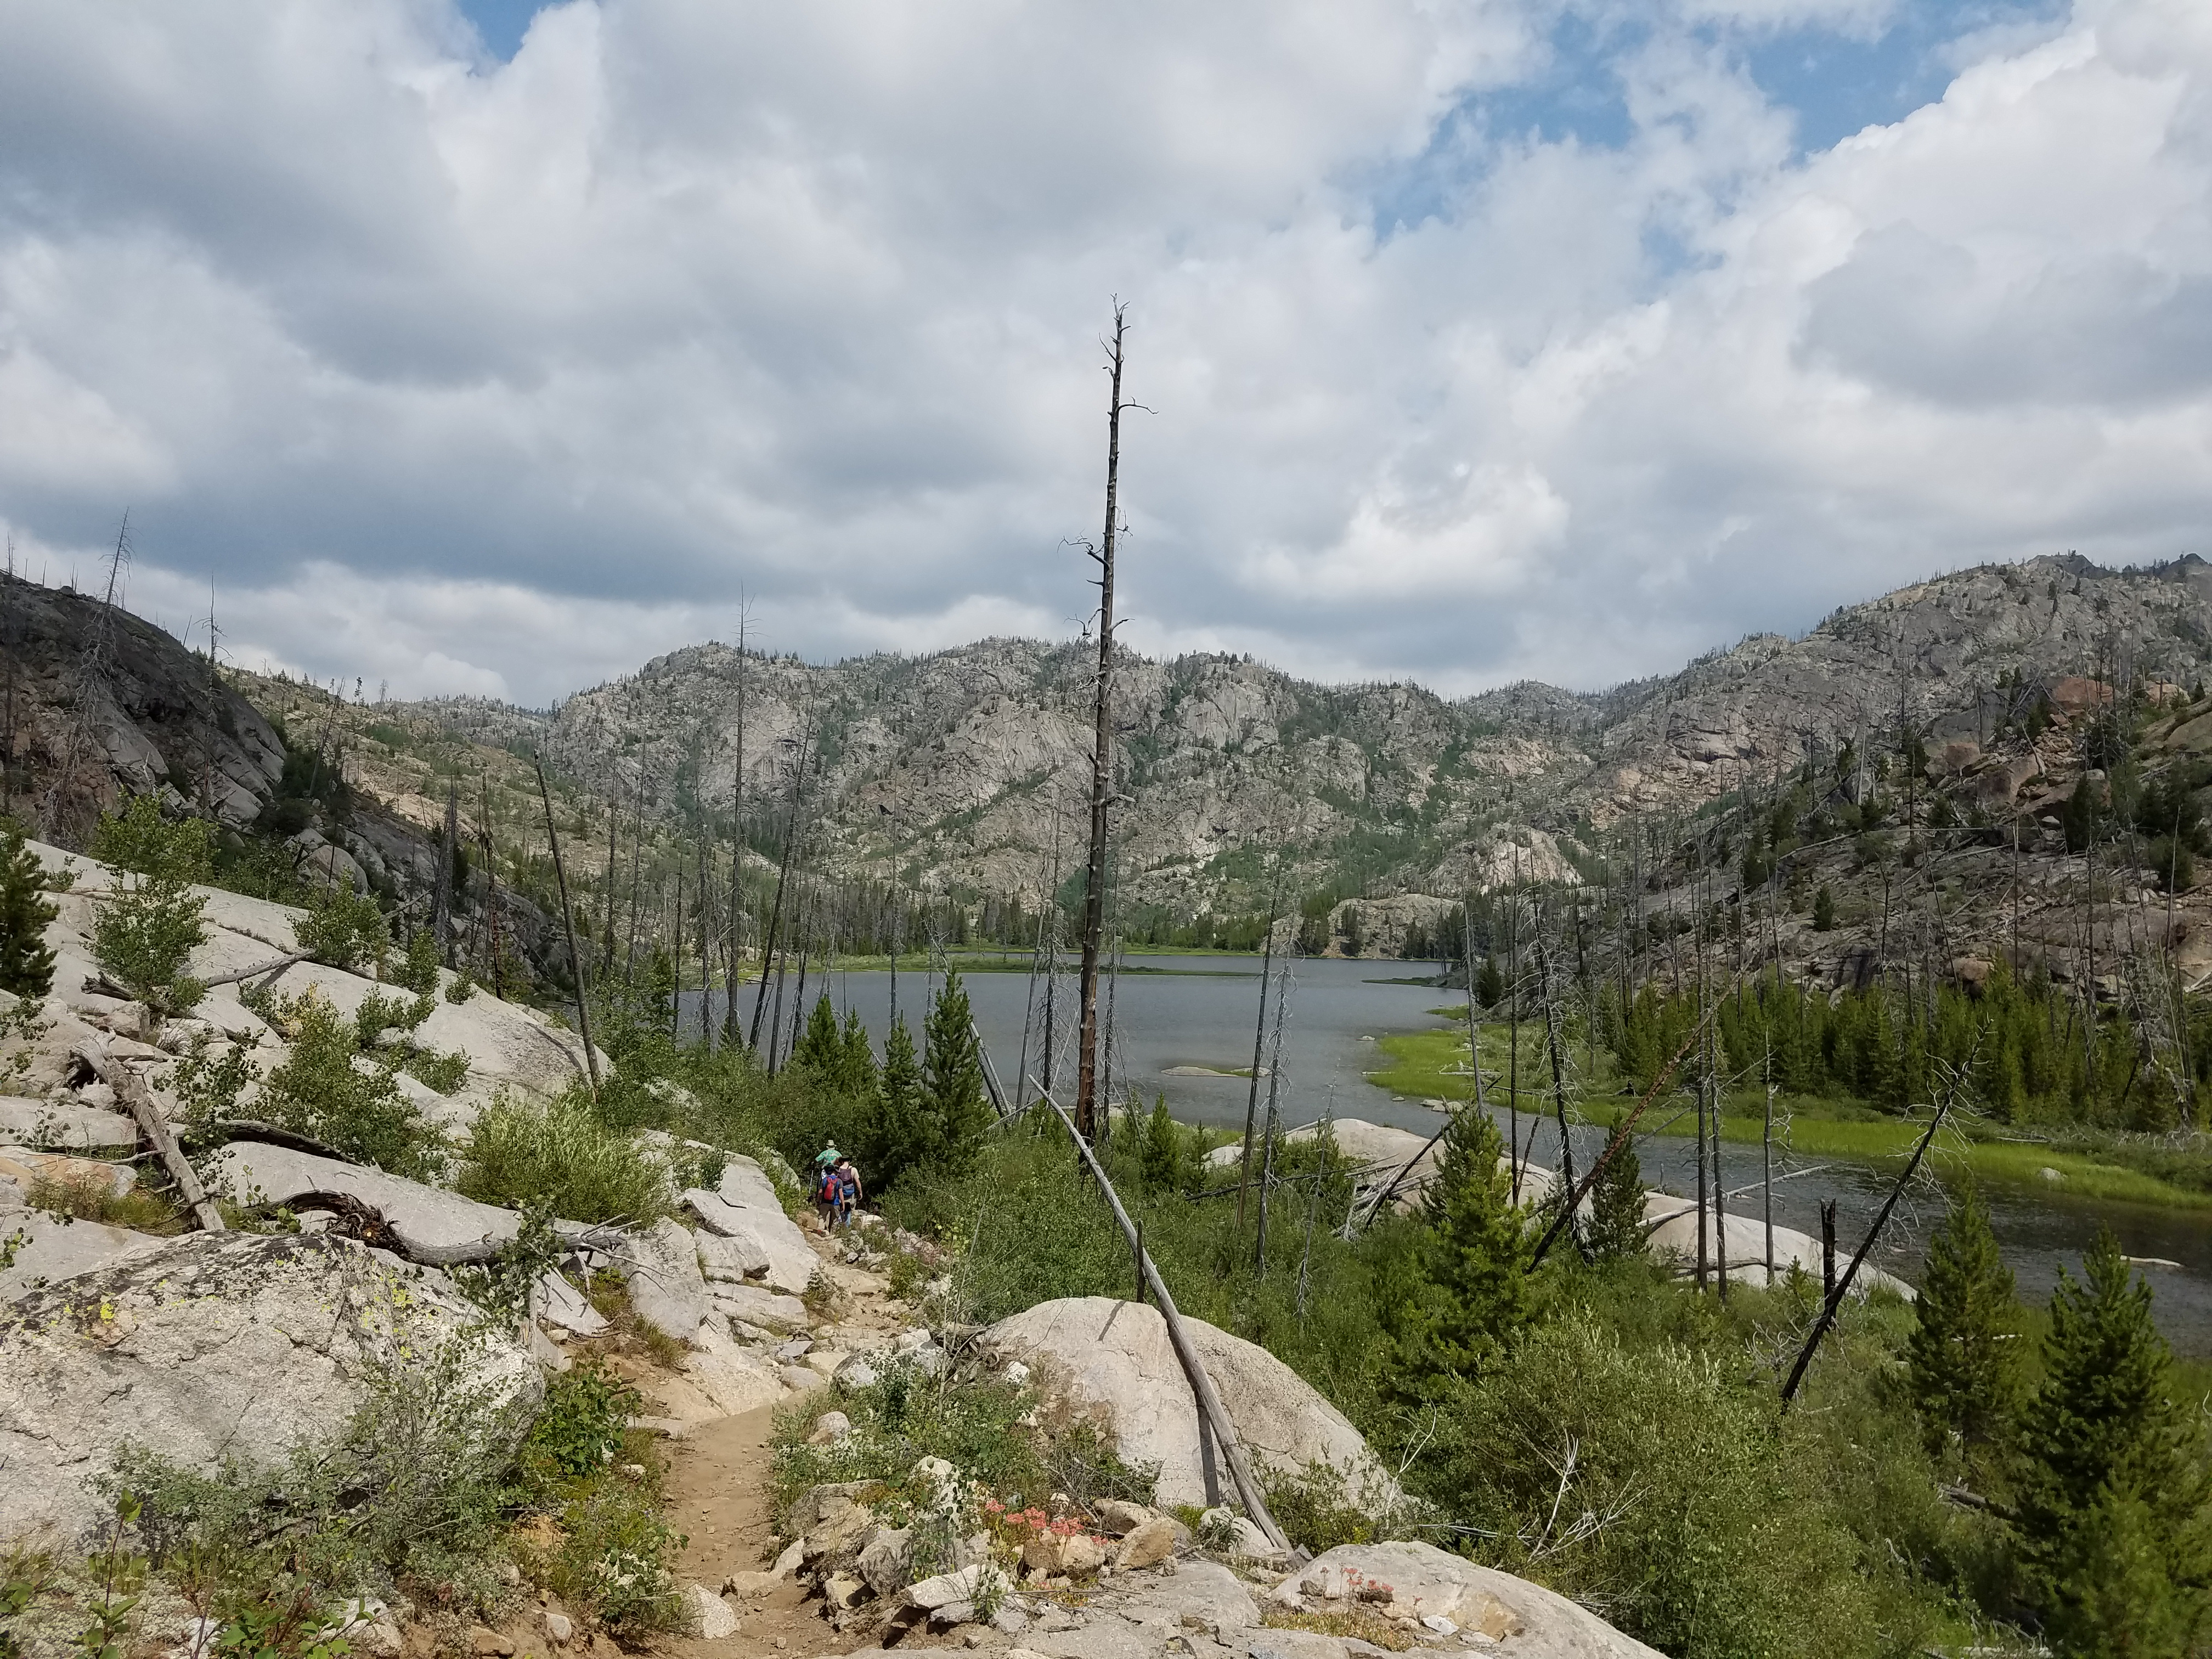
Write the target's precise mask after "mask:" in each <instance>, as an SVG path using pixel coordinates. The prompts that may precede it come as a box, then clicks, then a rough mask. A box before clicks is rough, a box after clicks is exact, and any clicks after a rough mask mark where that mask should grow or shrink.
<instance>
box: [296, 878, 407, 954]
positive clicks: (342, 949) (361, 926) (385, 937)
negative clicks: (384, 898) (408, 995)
mask: <svg viewBox="0 0 2212 1659" xmlns="http://www.w3.org/2000/svg"><path fill="white" fill-rule="evenodd" d="M292 937H293V939H295V941H297V943H298V945H299V947H300V949H301V950H302V951H306V952H307V954H308V955H309V956H311V957H313V958H314V959H315V960H316V961H317V962H319V963H324V964H325V965H326V966H328V967H331V968H337V969H343V971H345V972H347V973H351V972H352V971H353V970H354V969H356V968H358V967H359V966H361V965H362V963H364V962H366V963H370V964H372V965H373V966H376V967H378V968H381V965H382V963H383V961H384V953H385V952H386V951H389V950H390V949H391V948H392V930H391V929H390V928H389V927H386V925H385V921H384V912H383V911H382V910H380V909H379V908H377V903H376V900H375V898H374V896H372V895H370V894H367V893H362V894H360V895H356V894H355V893H354V892H353V891H352V890H350V889H349V888H343V887H327V888H321V889H319V890H316V891H315V892H314V893H313V894H311V895H310V896H308V899H307V915H304V916H301V917H298V918H296V919H295V921H293V923H292Z"/></svg>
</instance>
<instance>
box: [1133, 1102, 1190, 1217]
mask: <svg viewBox="0 0 2212 1659" xmlns="http://www.w3.org/2000/svg"><path fill="white" fill-rule="evenodd" d="M1182 1162H1183V1159H1182V1131H1181V1130H1179V1129H1177V1128H1176V1125H1175V1120H1174V1119H1173V1118H1171V1117H1170V1116H1169V1115H1168V1097H1166V1096H1165V1095H1161V1096H1159V1097H1158V1098H1156V1099H1155V1100H1154V1101H1153V1102H1152V1115H1151V1116H1150V1117H1147V1118H1146V1120H1145V1134H1144V1139H1142V1140H1140V1141H1139V1143H1138V1146H1137V1166H1138V1170H1139V1173H1140V1175H1141V1177H1142V1179H1143V1181H1144V1183H1145V1190H1146V1191H1147V1192H1152V1193H1166V1192H1173V1191H1174V1190H1175V1188H1176V1186H1177V1184H1178V1183H1179V1182H1181V1181H1182Z"/></svg>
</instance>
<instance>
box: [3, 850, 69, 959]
mask: <svg viewBox="0 0 2212 1659" xmlns="http://www.w3.org/2000/svg"><path fill="white" fill-rule="evenodd" d="M45 884H46V872H45V871H44V870H42V869H41V868H40V866H39V860H38V856H37V854H34V853H33V852H32V851H31V849H30V848H27V847H26V846H24V845H23V832H22V830H21V829H19V828H18V827H17V826H16V824H15V823H14V822H13V820H11V819H8V818H0V991H9V992H13V993H14V994H15V995H17V996H19V997H29V998H33V999H34V1000H35V999H38V998H42V997H44V996H45V995H46V993H47V992H49V991H51V990H52V989H53V987H54V953H53V952H52V951H49V950H48V949H47V948H46V943H45V937H46V924H47V923H48V922H50V921H52V920H53V919H54V918H55V917H56V916H57V915H60V914H61V913H60V911H59V910H58V908H56V907H55V906H53V905H52V904H49V903H48V902H46V899H45V898H44V897H42V896H41V894H42V893H43V891H44V890H45Z"/></svg>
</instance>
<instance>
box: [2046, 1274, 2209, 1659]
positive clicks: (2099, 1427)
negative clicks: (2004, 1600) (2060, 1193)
mask: <svg viewBox="0 0 2212 1659" xmlns="http://www.w3.org/2000/svg"><path fill="white" fill-rule="evenodd" d="M2082 1273H2083V1277H2082V1278H2081V1279H2078V1280H2077V1279H2074V1278H2073V1277H2072V1276H2071V1275H2069V1273H2067V1272H2066V1270H2065V1269H2064V1268H2063V1267H2061V1268H2060V1269H2059V1279H2058V1288H2057V1290H2056V1291H2053V1292H2052V1294H2051V1324H2050V1328H2049V1331H2048V1333H2047V1334H2046V1335H2045V1339H2044V1345H2043V1364H2044V1374H2043V1381H2042V1384H2041V1386H2040V1387H2039V1389H2038V1390H2037V1392H2036V1395H2035V1400H2034V1403H2033V1407H2032V1408H2031V1409H2030V1411H2029V1412H2028V1413H2027V1417H2026V1419H2025V1421H2024V1424H2023V1427H2022V1432H2021V1450H2022V1464H2021V1474H2020V1500H2019V1504H2018V1509H2019V1516H2020V1522H2019V1525H2020V1534H2021V1557H2022V1565H2023V1566H2024V1568H2025V1570H2026V1576H2027V1583H2028V1585H2029V1590H2030V1595H2031V1596H2032V1598H2033V1600H2034V1601H2035V1602H2036V1603H2037V1604H2038V1605H2039V1607H2040V1609H2041V1611H2042V1613H2043V1618H2044V1622H2045V1626H2046V1628H2047V1629H2048V1631H2049V1632H2050V1633H2051V1637H2052V1638H2053V1641H2054V1644H2056V1645H2057V1647H2058V1649H2059V1650H2060V1651H2062V1652H2065V1653H2069V1654H2100V1655H2101V1654H2108V1653H2111V1654H2121V1653H2125V1654H2136V1653H2142V1654H2173V1655H2177V1656H2178V1655H2181V1654H2183V1653H2185V1652H2188V1651H2190V1647H2189V1643H2190V1641H2191V1640H2192V1639H2193V1638H2194V1635H2195V1634H2196V1633H2197V1632H2200V1631H2201V1630H2202V1629H2203V1626H2204V1621H2205V1619H2206V1617H2207V1614H2208V1612H2212V1607H2208V1601H2207V1592H2208V1577H2212V1574H2208V1569H2207V1559H2208V1556H2207V1552H2208V1550H2212V1516H2208V1514H2207V1500H2208V1495H2212V1494H2208V1486H2207V1477H2206V1468H2205V1460H2204V1447H2203V1428H2202V1425H2201V1423H2200V1421H2199V1419H2198V1417H2197V1413H2195V1412H2194V1411H2192V1410H2191V1409H2190V1408H2189V1407H2186V1406H2185V1404H2184V1403H2183V1402H2181V1401H2179V1400H2177V1399H2176V1398H2175V1379H2174V1376H2173V1357H2172V1352H2171V1351H2170V1350H2169V1349H2168V1348H2167V1346H2166V1339H2165V1338H2164V1337H2163V1336H2161V1335H2160V1334H2159V1332H2158V1329H2157V1327H2156V1326H2155V1325H2154V1324H2153V1323H2152V1321H2151V1292H2150V1286H2149V1285H2148V1284H2147V1283H2145V1282H2144V1281H2143V1280H2142V1279H2141V1278H2140V1277H2139V1276H2137V1275H2136V1274H2134V1273H2131V1272H2130V1269H2129V1267H2128V1264H2127V1262H2126V1261H2125V1259H2124V1258H2123V1257H2122V1255H2120V1247H2119V1243H2118V1241H2117V1240H2116V1239H2114V1238H2113V1237H2112V1233H2111V1231H2109V1230H2106V1231H2101V1232H2100V1234H2099V1236H2098V1238H2097V1242H2096V1243H2095V1244H2094V1245H2093V1246H2092V1248H2091V1249H2090V1250H2089V1252H2088V1254H2087V1255H2086V1256H2085V1257H2084V1258H2083V1261H2082Z"/></svg>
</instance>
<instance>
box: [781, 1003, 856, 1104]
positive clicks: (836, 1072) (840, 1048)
mask: <svg viewBox="0 0 2212 1659" xmlns="http://www.w3.org/2000/svg"><path fill="white" fill-rule="evenodd" d="M791 1063H792V1064H793V1065H794V1066H805V1067H806V1068H807V1069H808V1070H809V1071H811V1072H812V1073H814V1075H815V1076H816V1077H817V1078H819V1079H821V1080H822V1081H823V1082H824V1083H827V1084H829V1085H832V1086H835V1085H837V1084H840V1083H842V1081H843V1080H844V1077H843V1074H844V1071H845V1036H844V1033H843V1032H842V1031H840V1030H838V1029H837V1011H836V1009H835V1008H832V1007H831V1006H829V993H828V992H827V991H824V992H823V994H821V996H820V997H818V998H817V999H816V1000H815V1004H814V1010H813V1012H811V1013H810V1014H808V1015H807V1017H806V1029H805V1030H803V1031H801V1032H800V1033H799V1042H798V1044H797V1045H796V1046H795V1047H794V1048H793V1049H792V1051H791Z"/></svg>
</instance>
